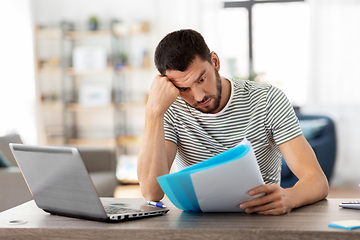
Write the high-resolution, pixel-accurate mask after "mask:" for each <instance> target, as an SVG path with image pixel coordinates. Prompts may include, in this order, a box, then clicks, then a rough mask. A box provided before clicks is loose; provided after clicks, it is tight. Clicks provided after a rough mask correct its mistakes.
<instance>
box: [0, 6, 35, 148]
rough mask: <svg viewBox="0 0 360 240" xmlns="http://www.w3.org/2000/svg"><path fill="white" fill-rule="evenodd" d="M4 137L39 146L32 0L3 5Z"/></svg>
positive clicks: (0, 93)
mask: <svg viewBox="0 0 360 240" xmlns="http://www.w3.org/2000/svg"><path fill="white" fill-rule="evenodd" d="M0 22H1V23H2V24H1V28H2V29H1V32H2V35H1V41H0V53H1V54H0V136H2V135H5V134H9V133H13V132H17V133H19V134H20V136H21V138H22V140H23V141H24V142H26V143H36V142H37V127H36V121H35V118H36V104H35V77H34V55H33V29H32V23H31V11H30V1H29V0H1V1H0Z"/></svg>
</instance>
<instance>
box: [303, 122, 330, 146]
mask: <svg viewBox="0 0 360 240" xmlns="http://www.w3.org/2000/svg"><path fill="white" fill-rule="evenodd" d="M327 124H328V120H327V119H326V118H319V119H306V120H305V119H304V120H299V125H300V128H301V131H302V132H303V135H304V137H305V138H306V139H307V140H308V141H309V140H311V139H314V138H316V137H318V136H319V134H320V133H321V131H322V130H323V129H324V127H325V126H326V125H327Z"/></svg>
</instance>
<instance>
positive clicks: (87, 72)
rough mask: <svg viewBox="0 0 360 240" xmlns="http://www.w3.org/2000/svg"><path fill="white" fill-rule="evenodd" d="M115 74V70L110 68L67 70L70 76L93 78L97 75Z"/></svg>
mask: <svg viewBox="0 0 360 240" xmlns="http://www.w3.org/2000/svg"><path fill="white" fill-rule="evenodd" d="M113 72H114V69H113V68H112V67H110V66H108V67H106V68H104V69H102V70H83V71H76V70H75V69H74V68H67V70H66V74H67V75H70V76H91V75H97V74H111V73H113Z"/></svg>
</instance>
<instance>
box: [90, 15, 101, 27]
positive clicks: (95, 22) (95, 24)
mask: <svg viewBox="0 0 360 240" xmlns="http://www.w3.org/2000/svg"><path fill="white" fill-rule="evenodd" d="M98 24H99V22H98V19H97V17H95V16H92V17H90V18H89V20H88V28H89V30H90V31H96V30H98Z"/></svg>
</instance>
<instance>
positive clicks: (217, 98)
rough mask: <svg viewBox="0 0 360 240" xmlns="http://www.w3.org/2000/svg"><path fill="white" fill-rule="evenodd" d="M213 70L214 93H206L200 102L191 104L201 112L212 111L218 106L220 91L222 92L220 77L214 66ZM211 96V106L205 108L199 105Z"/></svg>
mask: <svg viewBox="0 0 360 240" xmlns="http://www.w3.org/2000/svg"><path fill="white" fill-rule="evenodd" d="M214 71H215V77H216V95H207V96H205V97H204V99H203V100H201V101H200V102H197V103H195V104H193V105H191V106H192V107H193V108H195V109H197V110H199V111H200V112H203V113H214V112H215V111H216V110H217V109H218V108H219V106H220V102H221V92H222V84H221V77H220V75H219V72H218V71H217V70H216V69H215V68H214ZM211 98H212V99H213V100H214V101H213V103H212V106H211V105H210V106H208V107H206V108H201V107H199V105H200V104H202V103H204V102H206V101H208V100H209V99H211Z"/></svg>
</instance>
